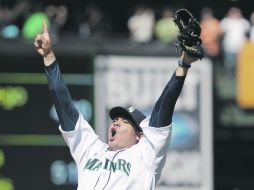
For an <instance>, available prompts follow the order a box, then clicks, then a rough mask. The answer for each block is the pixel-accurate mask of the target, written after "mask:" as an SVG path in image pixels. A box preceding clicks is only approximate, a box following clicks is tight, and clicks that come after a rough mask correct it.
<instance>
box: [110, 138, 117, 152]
mask: <svg viewBox="0 0 254 190" xmlns="http://www.w3.org/2000/svg"><path fill="white" fill-rule="evenodd" d="M108 146H109V149H110V150H117V145H116V144H115V143H114V142H113V141H110V140H109V141H108Z"/></svg>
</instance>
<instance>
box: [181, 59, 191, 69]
mask: <svg viewBox="0 0 254 190" xmlns="http://www.w3.org/2000/svg"><path fill="white" fill-rule="evenodd" d="M178 65H179V66H180V67H183V68H190V67H191V64H188V63H185V62H183V61H182V60H179V61H178Z"/></svg>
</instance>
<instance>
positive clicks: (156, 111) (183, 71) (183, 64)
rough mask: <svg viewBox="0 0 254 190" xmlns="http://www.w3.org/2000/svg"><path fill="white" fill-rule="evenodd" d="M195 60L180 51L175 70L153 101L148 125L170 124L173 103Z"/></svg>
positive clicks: (162, 125) (160, 125)
mask: <svg viewBox="0 0 254 190" xmlns="http://www.w3.org/2000/svg"><path fill="white" fill-rule="evenodd" d="M196 60H198V58H194V57H191V56H189V55H188V54H187V53H186V52H184V51H183V52H182V55H181V57H180V58H179V63H178V67H177V68H176V71H175V72H174V74H173V75H172V77H171V79H170V80H169V82H168V83H167V85H166V87H165V88H164V90H163V91H162V94H161V95H160V97H159V99H158V100H157V101H156V103H155V106H154V108H153V111H152V115H151V118H150V122H149V126H152V127H164V126H168V125H170V124H171V122H172V116H173V112H174V108H175V104H176V101H177V99H178V97H179V95H180V93H181V91H182V88H183V84H184V81H185V78H186V75H187V72H188V69H189V67H190V66H191V63H193V62H195V61H196Z"/></svg>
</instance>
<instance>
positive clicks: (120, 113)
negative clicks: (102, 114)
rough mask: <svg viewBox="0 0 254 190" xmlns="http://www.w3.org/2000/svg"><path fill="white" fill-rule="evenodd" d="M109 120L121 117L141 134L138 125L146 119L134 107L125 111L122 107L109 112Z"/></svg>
mask: <svg viewBox="0 0 254 190" xmlns="http://www.w3.org/2000/svg"><path fill="white" fill-rule="evenodd" d="M109 115H110V118H111V119H112V120H113V119H115V118H117V117H123V118H125V119H127V120H129V121H131V122H132V123H133V124H134V127H135V128H136V129H137V130H138V131H139V132H143V130H142V129H141V127H140V123H141V122H142V121H143V120H144V119H145V118H146V116H145V115H144V114H143V113H142V112H141V111H139V110H137V109H136V108H134V107H129V108H128V109H125V108H123V107H119V106H118V107H114V108H112V109H111V110H110V111H109Z"/></svg>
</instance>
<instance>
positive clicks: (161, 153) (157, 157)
mask: <svg viewBox="0 0 254 190" xmlns="http://www.w3.org/2000/svg"><path fill="white" fill-rule="evenodd" d="M149 120H150V117H148V118H146V119H145V120H144V121H142V123H141V128H142V130H143V132H144V137H142V138H141V139H140V141H139V143H138V145H137V146H138V147H139V150H140V151H141V157H142V160H143V161H144V163H145V165H146V166H147V167H148V169H150V170H151V171H153V172H154V173H155V174H156V175H155V176H156V180H157V179H159V177H160V174H161V170H162V168H163V166H164V164H165V161H166V153H167V151H168V147H169V144H170V139H171V129H172V125H168V126H164V127H151V126H149Z"/></svg>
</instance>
